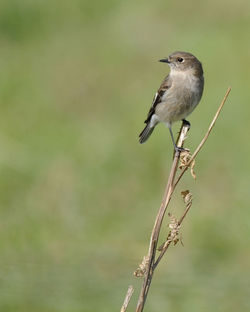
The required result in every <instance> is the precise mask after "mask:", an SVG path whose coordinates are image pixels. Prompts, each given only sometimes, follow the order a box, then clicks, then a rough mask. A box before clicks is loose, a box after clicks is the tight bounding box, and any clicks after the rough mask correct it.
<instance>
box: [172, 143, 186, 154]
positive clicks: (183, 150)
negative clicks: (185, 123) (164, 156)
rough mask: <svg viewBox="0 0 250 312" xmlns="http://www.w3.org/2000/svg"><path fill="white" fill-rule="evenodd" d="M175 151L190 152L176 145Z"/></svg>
mask: <svg viewBox="0 0 250 312" xmlns="http://www.w3.org/2000/svg"><path fill="white" fill-rule="evenodd" d="M174 150H175V152H178V153H181V152H186V151H188V149H186V148H184V147H180V146H177V145H175V147H174Z"/></svg>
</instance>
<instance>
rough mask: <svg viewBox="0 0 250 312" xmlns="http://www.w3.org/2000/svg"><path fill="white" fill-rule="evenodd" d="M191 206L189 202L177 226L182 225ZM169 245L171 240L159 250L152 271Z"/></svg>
mask: <svg viewBox="0 0 250 312" xmlns="http://www.w3.org/2000/svg"><path fill="white" fill-rule="evenodd" d="M191 206H192V202H190V203H189V204H188V205H187V207H186V209H185V211H184V213H183V215H182V216H181V218H180V220H179V222H178V225H181V224H182V221H183V220H184V219H185V217H186V215H187V213H188V211H189V209H190V208H191ZM171 243H172V241H171V240H170V241H167V242H166V244H165V246H164V247H163V249H162V250H161V252H160V254H159V256H158V258H157V259H156V261H155V264H154V270H155V268H156V267H157V265H158V264H159V262H160V261H161V258H162V257H163V256H164V254H165V252H166V251H167V249H168V247H169V246H170V245H171Z"/></svg>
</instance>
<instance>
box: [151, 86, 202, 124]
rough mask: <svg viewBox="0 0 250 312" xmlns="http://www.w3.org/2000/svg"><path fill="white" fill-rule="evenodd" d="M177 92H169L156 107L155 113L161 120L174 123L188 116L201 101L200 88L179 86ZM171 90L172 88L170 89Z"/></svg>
mask: <svg viewBox="0 0 250 312" xmlns="http://www.w3.org/2000/svg"><path fill="white" fill-rule="evenodd" d="M175 89H176V90H177V92H167V93H166V96H165V97H164V96H163V98H162V102H161V103H159V104H158V105H157V107H156V110H155V114H156V115H157V117H158V119H159V120H160V121H161V122H166V123H173V122H175V121H178V120H181V119H184V118H186V117H187V116H188V115H189V114H190V113H192V111H193V110H194V109H195V107H196V106H197V104H198V103H199V101H200V98H201V94H200V92H197V90H199V88H195V87H194V86H192V88H191V87H188V88H187V87H186V88H183V87H179V88H175ZM169 91H171V90H169Z"/></svg>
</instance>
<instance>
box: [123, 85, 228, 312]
mask: <svg viewBox="0 0 250 312" xmlns="http://www.w3.org/2000/svg"><path fill="white" fill-rule="evenodd" d="M230 91H231V88H230V87H229V88H228V89H227V92H226V94H225V96H224V98H223V100H222V102H221V104H220V106H219V108H218V110H217V112H216V114H215V116H214V118H213V120H212V122H211V124H210V126H209V128H208V131H207V132H206V134H205V136H204V138H203V139H202V141H201V143H200V144H199V146H198V147H197V148H196V150H195V152H194V154H193V155H192V157H191V158H190V159H189V161H188V162H187V163H186V164H185V167H184V169H183V170H182V172H181V173H180V175H179V176H178V178H177V179H176V181H175V182H174V180H175V175H176V172H177V168H178V163H179V159H180V152H178V151H177V152H176V153H175V155H174V159H173V163H172V167H171V171H170V174H169V178H168V182H167V186H166V189H165V193H164V197H163V200H162V203H161V206H160V209H159V211H158V214H157V216H156V220H155V224H154V227H153V230H152V234H151V238H150V244H149V251H148V255H147V256H146V257H144V260H143V265H142V267H143V273H144V281H143V285H142V288H141V292H140V295H139V299H138V303H137V308H136V312H142V311H143V308H144V305H145V301H146V298H147V294H148V291H149V288H150V284H151V281H152V277H153V274H154V270H155V268H156V267H157V265H158V264H159V262H160V260H161V259H162V257H163V255H164V254H165V252H166V251H167V249H168V247H169V246H170V244H171V242H174V240H173V239H172V240H171V239H168V238H167V241H166V242H165V243H164V244H163V248H162V249H161V252H160V254H159V256H158V257H157V259H156V260H155V258H156V250H157V244H158V239H159V234H160V230H161V225H162V221H163V218H164V215H165V212H166V209H167V207H168V204H169V202H170V200H171V196H172V194H173V192H174V190H175V187H176V186H177V184H178V183H179V181H180V180H181V178H182V176H183V174H184V173H185V172H186V171H187V169H188V168H189V166H190V164H192V163H193V161H194V159H195V158H196V156H197V154H198V153H199V151H200V150H201V148H202V147H203V145H204V143H205V142H206V140H207V138H208V136H209V134H210V132H211V130H212V128H213V127H214V125H215V122H216V120H217V118H218V116H219V114H220V112H221V109H222V107H223V106H224V104H225V102H226V99H227V97H228V95H229V93H230ZM188 130H189V128H188V126H187V125H186V124H182V127H181V131H180V134H179V137H178V143H177V146H179V147H182V146H183V143H184V141H185V139H186V135H187V132H188ZM184 193H185V192H184ZM188 193H189V192H188ZM191 205H192V200H190V201H188V202H186V209H185V211H184V213H183V215H182V217H181V218H180V220H179V221H178V223H177V224H176V225H177V232H178V229H179V226H180V225H181V223H182V222H183V220H184V218H185V217H186V215H187V213H188V211H189V210H190V208H191ZM170 234H171V231H170ZM139 272H140V270H139ZM128 293H129V291H128ZM128 293H127V295H126V298H125V301H126V299H127V298H128V302H129V300H130V298H131V295H132V293H131V295H128ZM125 301H124V303H125ZM121 311H122V312H124V311H126V307H125V310H121Z"/></svg>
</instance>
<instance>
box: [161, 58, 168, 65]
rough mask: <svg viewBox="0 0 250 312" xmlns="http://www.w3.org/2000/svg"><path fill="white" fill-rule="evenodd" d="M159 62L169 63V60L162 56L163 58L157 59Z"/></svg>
mask: <svg viewBox="0 0 250 312" xmlns="http://www.w3.org/2000/svg"><path fill="white" fill-rule="evenodd" d="M159 62H162V63H168V64H169V63H170V61H169V60H168V58H164V59H161V60H159Z"/></svg>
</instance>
